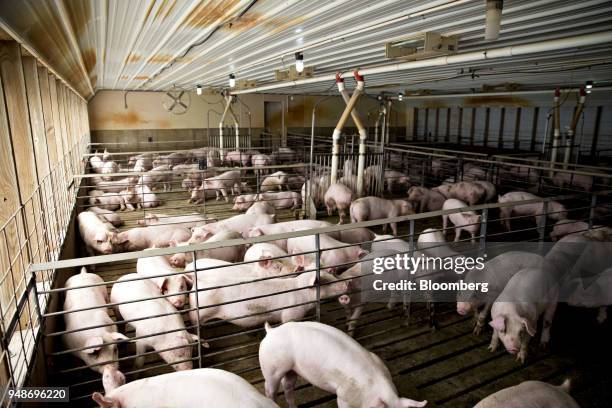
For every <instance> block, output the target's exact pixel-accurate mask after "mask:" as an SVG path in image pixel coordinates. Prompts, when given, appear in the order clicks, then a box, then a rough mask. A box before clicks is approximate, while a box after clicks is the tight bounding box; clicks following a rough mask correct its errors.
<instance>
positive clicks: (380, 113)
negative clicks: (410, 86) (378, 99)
mask: <svg viewBox="0 0 612 408" xmlns="http://www.w3.org/2000/svg"><path fill="white" fill-rule="evenodd" d="M386 116H387V107H386V106H385V104H384V103H381V104H380V107H379V108H378V117H377V118H376V123H375V124H374V126H375V128H374V146H376V147H377V148H378V129H379V127H380V125H381V121H382V124H383V131H382V132H381V136H380V137H381V140H382V138H383V137H384V134H385V132H384V123H385V118H386ZM381 144H382V143H381Z"/></svg>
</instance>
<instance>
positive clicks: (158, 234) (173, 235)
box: [115, 225, 191, 251]
mask: <svg viewBox="0 0 612 408" xmlns="http://www.w3.org/2000/svg"><path fill="white" fill-rule="evenodd" d="M190 237H191V231H190V230H189V228H185V227H181V226H175V225H151V226H148V227H137V228H130V229H129V230H126V231H122V232H120V233H118V234H117V236H116V239H115V242H116V244H117V245H118V246H120V247H121V248H122V249H123V250H124V251H142V250H144V249H147V248H153V247H157V248H164V247H167V246H169V245H170V243H171V242H184V241H187V240H188V239H189V238H190Z"/></svg>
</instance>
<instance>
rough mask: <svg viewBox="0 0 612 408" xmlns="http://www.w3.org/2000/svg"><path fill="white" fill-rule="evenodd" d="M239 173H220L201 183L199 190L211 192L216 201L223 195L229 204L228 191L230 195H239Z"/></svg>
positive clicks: (236, 171)
mask: <svg viewBox="0 0 612 408" xmlns="http://www.w3.org/2000/svg"><path fill="white" fill-rule="evenodd" d="M240 187H241V185H240V171H238V170H232V171H226V172H225V173H221V174H219V175H218V176H214V177H209V178H207V179H204V180H203V181H202V186H201V188H202V189H204V190H213V191H214V192H215V195H216V196H217V201H218V200H219V198H220V196H219V193H221V194H222V195H223V197H224V198H225V201H226V202H229V198H228V195H227V193H228V191H230V192H231V193H232V194H240Z"/></svg>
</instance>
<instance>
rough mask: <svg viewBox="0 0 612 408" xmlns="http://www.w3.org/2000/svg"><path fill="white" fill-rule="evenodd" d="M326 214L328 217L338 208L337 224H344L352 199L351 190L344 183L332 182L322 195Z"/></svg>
mask: <svg viewBox="0 0 612 408" xmlns="http://www.w3.org/2000/svg"><path fill="white" fill-rule="evenodd" d="M324 201H325V207H327V215H329V216H330V217H331V216H332V215H333V214H334V211H335V210H338V214H339V216H340V221H339V222H338V223H339V224H344V221H345V220H346V219H347V215H348V211H349V209H350V208H351V202H352V201H353V192H352V191H351V189H350V188H348V187H347V186H345V185H344V184H340V183H334V184H332V185H330V186H329V188H328V189H327V191H326V192H325V196H324Z"/></svg>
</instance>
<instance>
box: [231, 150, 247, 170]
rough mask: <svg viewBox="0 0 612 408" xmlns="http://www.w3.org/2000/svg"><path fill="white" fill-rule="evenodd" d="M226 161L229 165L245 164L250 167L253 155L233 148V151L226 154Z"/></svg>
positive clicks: (244, 165)
mask: <svg viewBox="0 0 612 408" xmlns="http://www.w3.org/2000/svg"><path fill="white" fill-rule="evenodd" d="M225 161H226V162H227V164H228V165H229V166H234V165H236V166H243V167H248V165H249V163H250V161H251V155H250V154H248V153H246V152H241V151H239V150H233V151H231V152H227V154H226V155H225Z"/></svg>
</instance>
